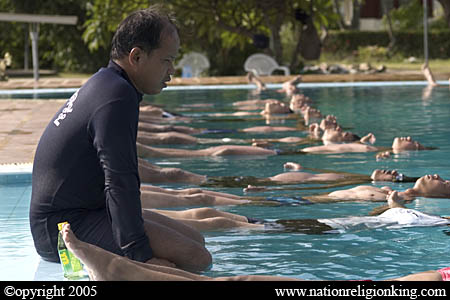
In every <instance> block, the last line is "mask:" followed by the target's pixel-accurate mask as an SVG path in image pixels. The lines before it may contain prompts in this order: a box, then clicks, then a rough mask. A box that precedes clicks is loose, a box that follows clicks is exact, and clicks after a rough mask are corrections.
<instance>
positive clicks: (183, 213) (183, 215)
mask: <svg viewBox="0 0 450 300" xmlns="http://www.w3.org/2000/svg"><path fill="white" fill-rule="evenodd" d="M152 211H154V212H156V213H160V214H163V215H165V216H167V217H169V218H174V219H189V220H201V219H208V218H215V217H223V218H226V219H230V220H234V221H239V222H246V223H248V219H247V217H245V216H241V215H238V214H233V213H229V212H226V211H221V210H217V209H214V208H210V207H200V208H192V209H186V210H161V209H157V210H152Z"/></svg>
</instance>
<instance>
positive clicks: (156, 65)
mask: <svg viewBox="0 0 450 300" xmlns="http://www.w3.org/2000/svg"><path fill="white" fill-rule="evenodd" d="M179 47H180V39H179V37H178V29H177V26H176V25H175V20H174V19H173V17H171V16H170V14H168V13H167V12H166V11H165V10H164V9H163V8H162V7H161V6H151V7H150V8H148V9H143V10H138V11H135V12H133V13H132V14H130V15H129V16H128V17H126V18H125V19H124V20H123V21H122V22H121V23H120V25H119V27H118V28H117V31H116V33H115V34H114V37H113V40H112V44H111V54H110V56H111V60H113V61H115V62H116V63H117V64H119V65H120V66H121V67H122V68H123V69H124V70H125V72H126V73H127V75H128V77H129V78H130V80H131V81H132V83H133V85H134V86H135V87H136V89H137V90H138V91H139V92H141V93H144V94H157V93H159V92H161V90H162V89H163V88H165V87H166V86H167V85H166V82H168V81H170V76H171V75H173V74H174V73H175V69H174V66H173V63H174V61H175V58H176V57H177V55H178V50H179Z"/></svg>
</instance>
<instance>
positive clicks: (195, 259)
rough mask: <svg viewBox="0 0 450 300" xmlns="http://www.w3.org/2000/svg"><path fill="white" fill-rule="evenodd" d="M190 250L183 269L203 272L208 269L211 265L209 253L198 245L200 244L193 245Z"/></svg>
mask: <svg viewBox="0 0 450 300" xmlns="http://www.w3.org/2000/svg"><path fill="white" fill-rule="evenodd" d="M190 248H191V249H190V255H189V256H190V259H189V262H188V263H187V264H186V266H185V268H186V269H188V270H189V271H204V270H207V269H209V268H210V267H211V264H212V256H211V253H209V251H208V250H207V249H206V248H205V247H204V246H202V245H200V243H195V245H193V246H191V247H190ZM180 267H183V266H180Z"/></svg>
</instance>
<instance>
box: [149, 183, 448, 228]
mask: <svg viewBox="0 0 450 300" xmlns="http://www.w3.org/2000/svg"><path fill="white" fill-rule="evenodd" d="M386 201H387V205H385V206H381V207H377V208H375V209H374V210H373V211H372V212H371V213H370V215H369V216H349V217H342V218H328V219H325V218H319V219H290V220H289V219H288V220H275V221H267V220H258V219H253V218H251V217H247V216H242V215H238V214H233V213H228V212H222V211H220V210H216V209H213V208H193V209H188V210H182V211H173V210H168V211H167V210H159V209H156V210H152V211H154V212H157V213H160V214H163V215H165V216H167V217H171V218H174V219H177V220H179V221H180V222H183V223H185V224H186V225H189V226H192V227H193V228H195V229H197V230H199V231H214V230H223V229H230V228H253V229H259V230H267V231H272V230H274V231H282V232H293V233H304V234H326V233H344V232H347V231H351V230H353V229H355V228H357V229H358V230H360V229H361V228H367V229H371V228H381V227H388V228H390V229H392V228H403V227H420V226H442V225H450V219H449V217H440V216H435V215H430V214H425V213H422V212H420V211H417V210H415V209H409V208H407V207H406V206H405V200H404V199H403V198H400V196H399V195H398V192H396V191H391V192H390V193H389V194H387V195H386V196H385V199H384V202H386ZM143 207H144V209H145V206H143Z"/></svg>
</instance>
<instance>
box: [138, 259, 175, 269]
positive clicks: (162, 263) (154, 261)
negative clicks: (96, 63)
mask: <svg viewBox="0 0 450 300" xmlns="http://www.w3.org/2000/svg"><path fill="white" fill-rule="evenodd" d="M145 263H146V264H152V265H158V266H164V267H171V268H176V265H175V264H174V263H173V262H170V261H168V260H166V259H163V258H156V257H153V258H150V259H149V260H147V261H146V262H145Z"/></svg>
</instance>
